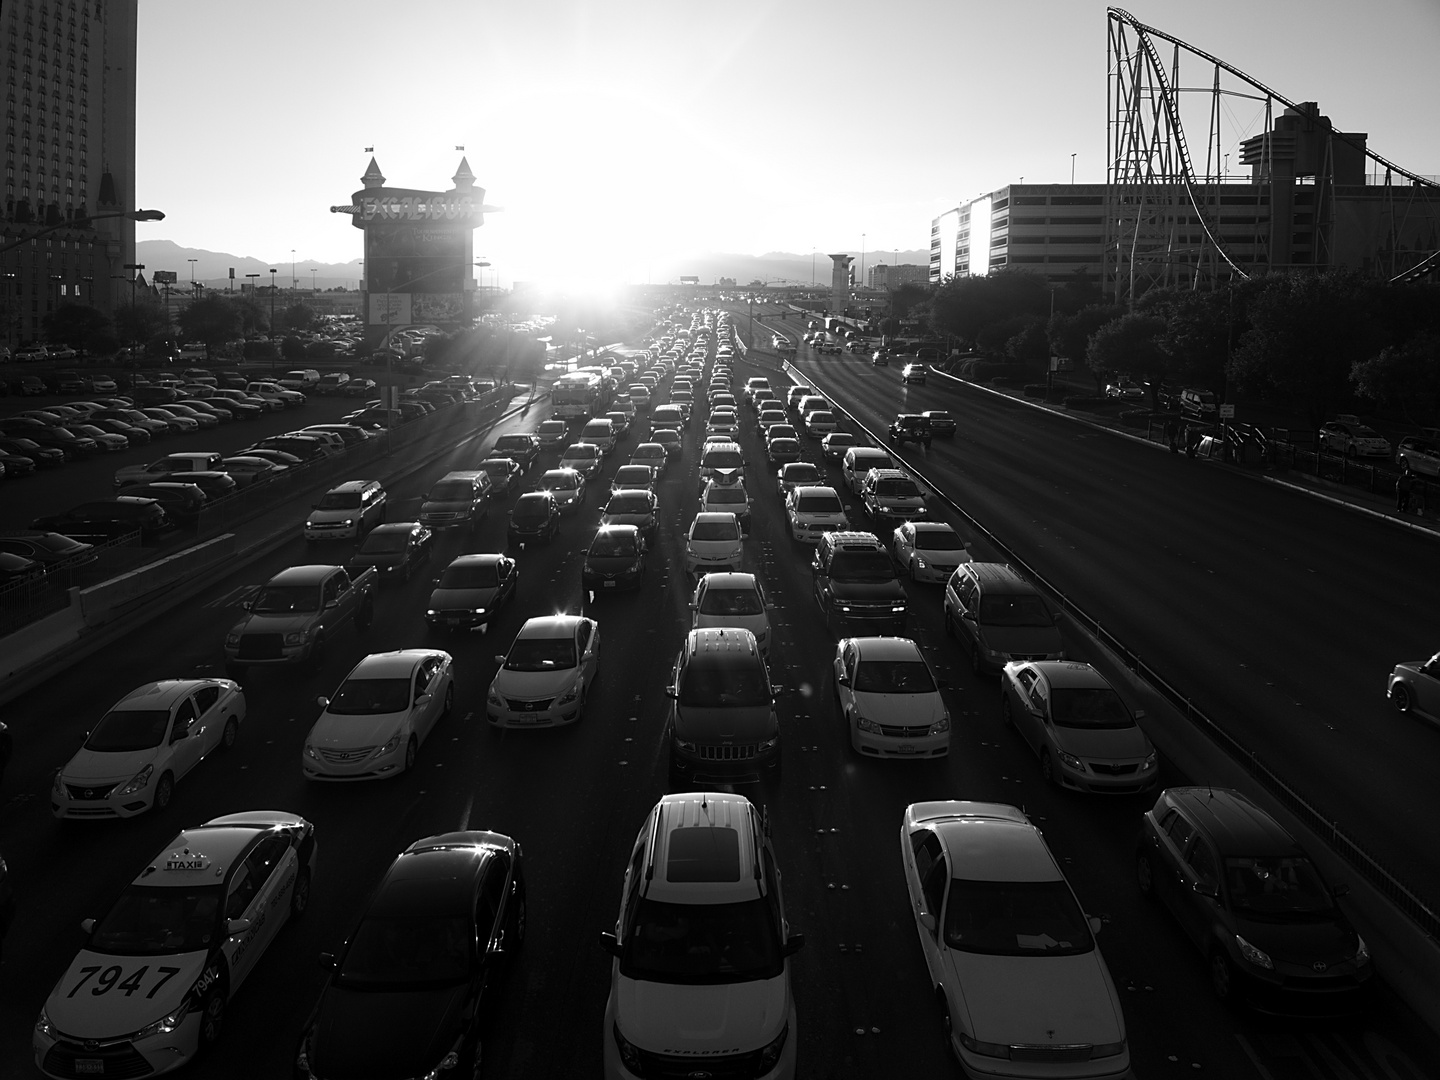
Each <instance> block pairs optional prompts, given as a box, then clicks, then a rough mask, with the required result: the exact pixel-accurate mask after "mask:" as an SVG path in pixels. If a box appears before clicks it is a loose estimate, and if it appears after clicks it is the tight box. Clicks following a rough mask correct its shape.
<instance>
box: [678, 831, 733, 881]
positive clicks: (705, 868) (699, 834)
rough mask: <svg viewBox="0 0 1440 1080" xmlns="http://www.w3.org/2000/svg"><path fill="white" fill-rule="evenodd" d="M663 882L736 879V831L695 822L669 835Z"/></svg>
mask: <svg viewBox="0 0 1440 1080" xmlns="http://www.w3.org/2000/svg"><path fill="white" fill-rule="evenodd" d="M665 878H666V880H667V881H672V882H682V881H739V880H740V834H739V833H738V832H737V831H736V830H734V829H726V828H718V827H715V826H710V825H699V826H695V827H694V828H689V829H676V830H675V831H674V832H672V833H671V834H670V854H669V861H668V862H667V863H666V865H665Z"/></svg>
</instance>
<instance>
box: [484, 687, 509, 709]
mask: <svg viewBox="0 0 1440 1080" xmlns="http://www.w3.org/2000/svg"><path fill="white" fill-rule="evenodd" d="M485 703H486V704H487V705H494V706H496V707H497V708H498V707H500V706H502V705H504V704H505V699H504V698H502V697H501V696H500V691H499V690H496V689H495V687H493V686H492V687H490V691H489V693H487V694H486V695H485Z"/></svg>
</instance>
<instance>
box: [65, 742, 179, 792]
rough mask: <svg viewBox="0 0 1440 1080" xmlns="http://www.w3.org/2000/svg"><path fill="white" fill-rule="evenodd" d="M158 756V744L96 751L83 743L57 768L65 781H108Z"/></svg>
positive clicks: (124, 776) (129, 773) (127, 776)
mask: <svg viewBox="0 0 1440 1080" xmlns="http://www.w3.org/2000/svg"><path fill="white" fill-rule="evenodd" d="M159 756H160V747H158V746H152V747H149V748H147V749H145V750H125V751H115V752H110V751H98V750H86V749H84V748H83V747H82V748H81V749H80V752H79V753H77V754H76V755H75V756H74V757H73V758H71V759H70V761H69V762H68V763H67V764H66V765H65V767H64V768H63V769H61V770H60V775H61V776H62V777H64V779H65V782H66V783H70V784H95V785H97V786H98V785H100V784H108V783H119V782H121V781H124V780H129V779H130V778H131V777H132V776H134V775H135V774H136V773H138V772H139V771H140V770H141V769H143V768H144V767H145V766H146V765H149V764H151V763H152V762H153V761H155V760H156V759H157V758H158V757H159Z"/></svg>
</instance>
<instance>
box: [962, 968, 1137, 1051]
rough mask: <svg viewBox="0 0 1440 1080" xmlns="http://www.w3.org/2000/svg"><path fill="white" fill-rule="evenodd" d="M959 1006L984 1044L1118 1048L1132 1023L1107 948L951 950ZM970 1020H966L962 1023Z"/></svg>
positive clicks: (969, 1025) (970, 1027)
mask: <svg viewBox="0 0 1440 1080" xmlns="http://www.w3.org/2000/svg"><path fill="white" fill-rule="evenodd" d="M945 964H946V967H948V968H949V969H950V971H951V973H952V979H951V985H952V986H954V987H955V996H956V999H957V1001H956V1004H957V1005H958V1006H959V1007H960V1008H961V1009H963V1010H964V1012H965V1013H966V1014H968V1016H967V1019H968V1021H969V1022H968V1023H964V1024H963V1026H965V1027H967V1028H969V1030H970V1031H971V1033H972V1034H973V1035H974V1037H975V1038H976V1039H977V1040H979V1041H980V1042H991V1043H1000V1044H1001V1045H1013V1044H1017V1043H1027V1044H1031V1045H1040V1046H1045V1045H1064V1044H1066V1043H1091V1044H1092V1045H1098V1044H1102V1043H1117V1042H1120V1041H1121V1040H1122V1039H1124V1038H1125V1020H1124V1017H1123V1016H1122V1015H1121V1012H1120V1003H1119V1001H1118V1000H1117V998H1116V994H1115V987H1114V985H1113V984H1112V983H1111V981H1110V973H1109V972H1108V971H1106V969H1105V961H1104V960H1103V959H1102V958H1101V956H1100V950H1099V949H1091V950H1090V951H1089V952H1088V953H1082V954H1080V955H1079V956H1033V957H1032V956H989V955H985V954H982V953H967V952H958V951H956V950H953V949H946V950H945ZM962 1023H963V1022H962Z"/></svg>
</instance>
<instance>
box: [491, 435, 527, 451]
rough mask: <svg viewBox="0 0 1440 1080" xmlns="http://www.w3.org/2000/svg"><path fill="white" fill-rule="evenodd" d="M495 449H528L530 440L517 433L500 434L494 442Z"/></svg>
mask: <svg viewBox="0 0 1440 1080" xmlns="http://www.w3.org/2000/svg"><path fill="white" fill-rule="evenodd" d="M495 449H496V450H529V449H531V445H530V440H529V439H526V438H523V437H521V436H518V435H502V436H501V437H500V438H499V439H497V440H496V442H495Z"/></svg>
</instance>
